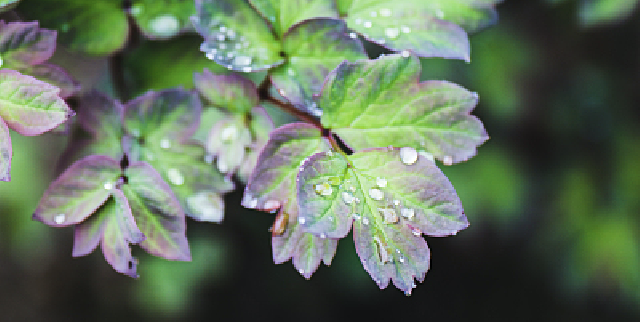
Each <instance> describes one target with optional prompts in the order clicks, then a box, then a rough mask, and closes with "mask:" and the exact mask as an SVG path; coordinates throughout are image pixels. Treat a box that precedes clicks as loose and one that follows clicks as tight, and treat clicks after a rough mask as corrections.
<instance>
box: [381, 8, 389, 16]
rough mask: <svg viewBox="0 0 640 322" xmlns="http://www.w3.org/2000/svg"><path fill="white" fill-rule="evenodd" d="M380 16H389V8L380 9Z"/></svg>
mask: <svg viewBox="0 0 640 322" xmlns="http://www.w3.org/2000/svg"><path fill="white" fill-rule="evenodd" d="M380 17H391V9H387V8H382V9H380Z"/></svg>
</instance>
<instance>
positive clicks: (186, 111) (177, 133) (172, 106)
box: [124, 89, 202, 146]
mask: <svg viewBox="0 0 640 322" xmlns="http://www.w3.org/2000/svg"><path fill="white" fill-rule="evenodd" d="M201 110H202V103H201V102H200V99H199V98H198V95H197V94H196V93H195V92H191V91H185V90H183V89H168V90H164V91H160V92H154V91H149V92H147V93H146V94H144V95H142V96H139V97H137V98H135V99H134V100H132V101H129V102H128V103H127V104H126V106H125V109H124V126H125V130H126V132H127V133H129V134H131V135H133V136H134V137H136V138H144V139H145V141H148V142H150V143H152V144H160V145H163V146H166V145H167V144H169V145H171V144H176V143H179V142H181V141H184V140H185V139H188V138H189V137H190V136H191V135H193V133H194V132H195V131H196V129H197V127H198V122H200V111H201ZM165 141H166V142H168V143H166V142H165Z"/></svg>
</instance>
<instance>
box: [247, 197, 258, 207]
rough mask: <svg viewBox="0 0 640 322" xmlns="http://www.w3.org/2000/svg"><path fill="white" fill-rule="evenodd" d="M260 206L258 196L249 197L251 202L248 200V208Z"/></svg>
mask: <svg viewBox="0 0 640 322" xmlns="http://www.w3.org/2000/svg"><path fill="white" fill-rule="evenodd" d="M256 207H258V198H251V197H250V198H249V202H247V208H250V209H256Z"/></svg>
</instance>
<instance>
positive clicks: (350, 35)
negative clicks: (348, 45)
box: [349, 32, 358, 39]
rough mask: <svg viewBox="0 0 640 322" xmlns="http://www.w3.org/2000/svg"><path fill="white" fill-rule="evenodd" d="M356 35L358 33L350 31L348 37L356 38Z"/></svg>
mask: <svg viewBox="0 0 640 322" xmlns="http://www.w3.org/2000/svg"><path fill="white" fill-rule="evenodd" d="M357 37H358V35H357V34H356V33H355V32H350V33H349V38H351V39H356V38H357Z"/></svg>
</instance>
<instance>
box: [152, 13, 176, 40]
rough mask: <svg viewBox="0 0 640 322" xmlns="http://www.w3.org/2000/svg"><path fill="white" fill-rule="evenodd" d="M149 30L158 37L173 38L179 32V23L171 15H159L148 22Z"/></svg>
mask: <svg viewBox="0 0 640 322" xmlns="http://www.w3.org/2000/svg"><path fill="white" fill-rule="evenodd" d="M149 28H151V30H152V31H153V32H154V33H155V34H156V35H158V36H161V37H171V36H175V35H176V34H177V33H178V31H179V30H180V22H179V21H178V18H176V17H175V16H173V15H161V16H157V17H155V18H153V19H152V20H151V21H149Z"/></svg>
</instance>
